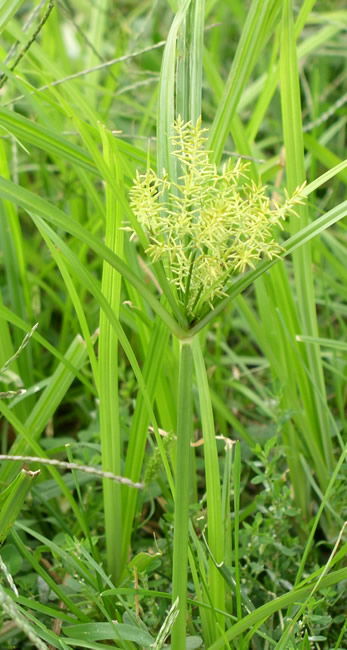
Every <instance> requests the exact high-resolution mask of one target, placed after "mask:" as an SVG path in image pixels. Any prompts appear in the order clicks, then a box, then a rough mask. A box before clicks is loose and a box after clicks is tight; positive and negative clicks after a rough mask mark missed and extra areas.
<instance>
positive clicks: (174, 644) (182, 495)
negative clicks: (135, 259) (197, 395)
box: [171, 339, 193, 650]
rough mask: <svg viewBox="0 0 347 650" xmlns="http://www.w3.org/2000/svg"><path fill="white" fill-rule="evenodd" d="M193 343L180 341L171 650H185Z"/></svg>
mask: <svg viewBox="0 0 347 650" xmlns="http://www.w3.org/2000/svg"><path fill="white" fill-rule="evenodd" d="M191 345H192V340H191V339H185V340H183V341H180V355H179V377H178V413H177V450H176V474H175V483H176V485H175V516H174V541H173V587H172V601H173V602H175V600H176V598H177V597H178V608H179V613H178V616H177V618H176V621H175V623H174V625H173V628H172V633H171V648H172V650H184V649H185V647H186V617H187V572H188V524H189V486H190V474H191V454H192V451H191V446H190V442H191V439H192V433H193V391H192V383H193V356H192V348H191Z"/></svg>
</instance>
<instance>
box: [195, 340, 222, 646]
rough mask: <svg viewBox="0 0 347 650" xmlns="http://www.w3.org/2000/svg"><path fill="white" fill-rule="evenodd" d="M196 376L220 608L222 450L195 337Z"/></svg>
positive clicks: (212, 574) (217, 624)
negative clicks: (220, 454) (218, 566)
mask: <svg viewBox="0 0 347 650" xmlns="http://www.w3.org/2000/svg"><path fill="white" fill-rule="evenodd" d="M192 351H193V359H194V368H195V377H196V383H197V388H198V393H199V403H200V417H201V425H202V433H203V438H204V455H205V467H206V498H207V516H208V545H209V548H210V551H211V554H212V557H213V559H212V558H210V560H209V570H208V584H209V594H210V597H211V601H212V603H213V605H214V607H215V608H216V609H219V610H222V611H224V610H225V584H224V579H223V577H222V575H221V573H220V572H219V570H218V569H217V567H216V564H215V563H217V564H219V563H220V562H223V561H224V526H223V513H222V498H221V488H220V485H221V478H220V472H219V462H218V450H217V444H216V433H215V427H214V420H213V410H212V402H211V395H210V389H209V385H208V378H207V372H206V367H205V361H204V357H203V354H202V350H201V345H200V341H199V337H198V336H196V337H195V338H193V339H192ZM223 626H224V620H223V617H222V616H220V615H219V616H215V618H214V620H213V627H214V633H213V634H214V636H215V638H218V636H219V633H220V632H221V631H222V630H223Z"/></svg>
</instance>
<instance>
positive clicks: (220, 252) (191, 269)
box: [130, 118, 304, 319]
mask: <svg viewBox="0 0 347 650" xmlns="http://www.w3.org/2000/svg"><path fill="white" fill-rule="evenodd" d="M173 131H174V135H173V137H172V139H171V144H172V155H173V156H174V157H175V158H176V159H177V167H178V174H177V181H172V180H170V179H168V178H167V177H166V176H164V177H163V178H160V177H159V176H157V174H156V173H155V172H154V171H153V170H152V169H148V170H147V171H146V172H145V173H144V174H140V173H139V172H137V174H136V178H135V180H134V184H133V187H132V189H131V190H130V202H131V206H132V209H133V211H134V214H135V216H136V217H137V219H138V222H139V223H140V225H141V226H142V227H143V228H144V230H145V231H146V233H147V236H148V239H149V246H148V248H147V253H148V255H149V256H150V258H151V259H152V261H153V262H158V261H161V262H162V263H163V264H164V267H165V269H166V271H167V275H168V277H169V279H170V281H171V282H172V284H173V285H174V286H175V288H176V292H177V297H178V299H179V301H180V302H181V304H182V305H183V306H184V309H185V311H186V313H187V316H188V317H189V318H190V319H193V318H196V317H197V316H199V314H200V313H201V311H202V309H203V307H204V305H206V304H207V305H209V306H210V307H213V303H214V300H215V299H216V298H218V297H221V296H223V295H225V291H226V288H227V283H228V280H230V277H231V276H232V275H234V274H236V273H240V272H241V273H242V272H244V271H245V270H246V269H247V268H250V267H251V268H252V267H254V266H255V265H256V264H257V262H258V261H259V260H260V259H262V258H264V257H265V258H269V259H272V258H273V257H276V256H278V255H279V254H280V253H281V251H282V247H281V245H280V244H279V243H278V242H277V241H276V239H275V236H274V235H275V230H276V227H279V228H282V227H283V221H284V219H285V218H286V217H287V215H289V214H292V215H293V214H296V212H295V210H296V207H297V206H298V205H300V204H302V203H303V200H304V199H303V192H302V190H303V187H300V188H297V189H296V190H295V192H294V193H293V194H292V196H288V194H285V198H284V200H283V202H282V203H278V202H275V201H273V200H271V199H270V198H269V196H268V195H267V191H266V187H264V186H263V185H261V184H259V183H255V182H254V181H253V180H252V179H251V178H250V173H249V164H248V163H247V162H244V161H241V160H240V159H239V160H238V161H237V162H236V163H235V164H233V163H232V161H231V160H228V161H227V163H225V164H224V166H223V167H222V169H221V171H219V170H218V169H217V167H216V165H215V164H213V163H212V162H210V157H209V151H208V150H207V148H206V141H207V135H206V129H203V128H202V127H201V120H200V119H199V120H198V121H197V122H196V124H195V125H193V124H192V123H191V122H187V123H185V122H183V120H182V119H181V118H178V119H177V120H176V121H175V122H174V125H173Z"/></svg>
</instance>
